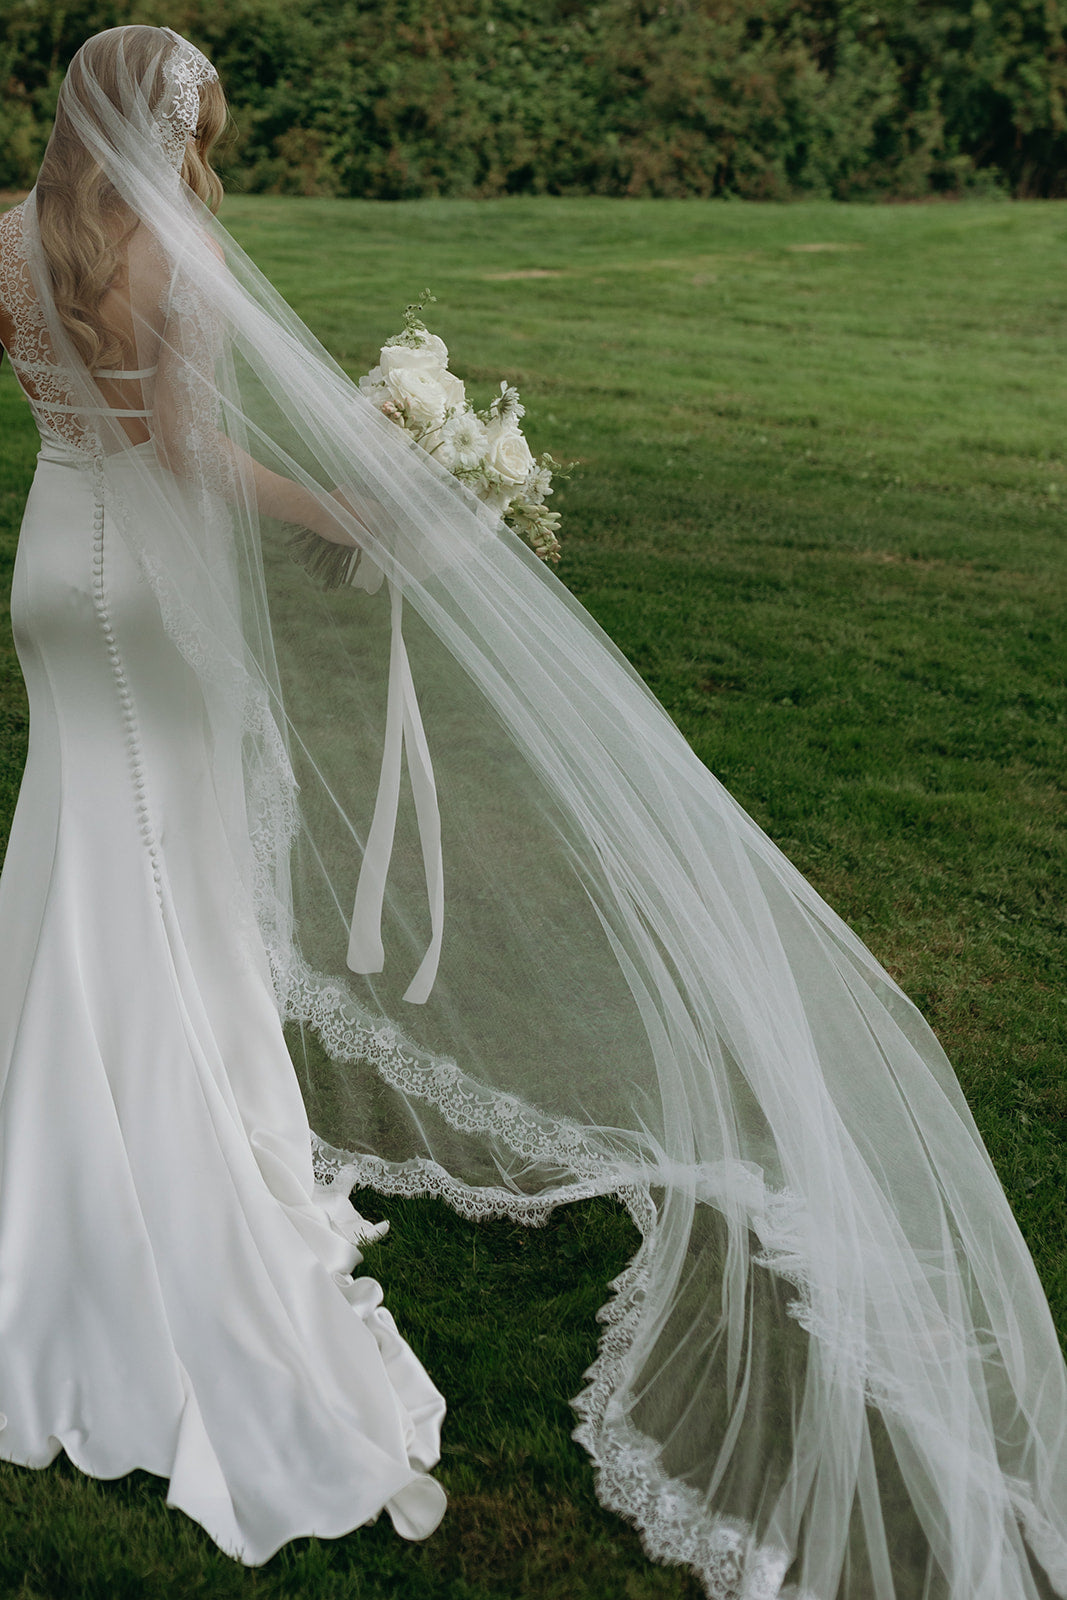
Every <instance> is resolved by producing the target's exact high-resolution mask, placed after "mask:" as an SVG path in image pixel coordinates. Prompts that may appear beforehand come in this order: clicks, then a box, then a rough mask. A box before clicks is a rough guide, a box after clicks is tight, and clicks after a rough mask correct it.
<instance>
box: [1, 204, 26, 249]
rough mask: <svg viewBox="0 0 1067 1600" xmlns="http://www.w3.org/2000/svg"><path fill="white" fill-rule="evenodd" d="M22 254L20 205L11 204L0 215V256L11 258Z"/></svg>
mask: <svg viewBox="0 0 1067 1600" xmlns="http://www.w3.org/2000/svg"><path fill="white" fill-rule="evenodd" d="M21 254H22V206H21V205H17V206H12V207H11V209H10V210H9V211H5V212H4V214H3V216H2V217H0V257H3V258H5V259H7V260H11V259H12V258H13V257H20V256H21Z"/></svg>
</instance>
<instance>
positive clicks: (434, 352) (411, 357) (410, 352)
mask: <svg viewBox="0 0 1067 1600" xmlns="http://www.w3.org/2000/svg"><path fill="white" fill-rule="evenodd" d="M447 366H448V346H447V345H446V344H445V341H444V340H443V339H439V338H438V337H437V335H436V333H427V334H424V335H423V338H422V342H421V344H418V345H410V344H387V345H383V346H382V354H381V369H382V372H383V373H384V374H385V375H386V376H388V374H389V373H390V372H395V371H396V369H397V368H398V367H416V368H418V367H421V368H422V369H423V370H425V371H428V372H435V373H436V372H437V370H438V369H439V368H444V367H447Z"/></svg>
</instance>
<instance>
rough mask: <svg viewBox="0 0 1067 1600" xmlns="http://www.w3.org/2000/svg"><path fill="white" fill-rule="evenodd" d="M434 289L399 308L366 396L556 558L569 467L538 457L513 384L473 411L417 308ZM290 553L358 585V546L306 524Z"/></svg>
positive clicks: (366, 383) (329, 577) (365, 383)
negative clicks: (560, 482)
mask: <svg viewBox="0 0 1067 1600" xmlns="http://www.w3.org/2000/svg"><path fill="white" fill-rule="evenodd" d="M433 302H434V296H433V295H432V294H431V293H430V291H429V289H427V290H425V291H424V293H423V295H422V298H421V299H420V300H417V301H416V302H415V304H414V305H410V306H408V308H407V311H406V312H405V314H404V327H403V330H402V332H400V333H398V334H396V335H395V336H394V337H393V338H392V339H390V340H389V341H388V343H386V344H384V345H383V346H382V348H381V352H380V356H379V361H378V365H377V366H376V367H375V368H374V369H373V370H372V371H371V372H368V373H367V374H366V375H365V376H364V377H362V378H361V379H360V380H359V387H360V389H361V391H362V392H363V394H365V395H366V396H367V398H368V399H370V400H371V401H373V403H374V404H375V405H376V406H377V407H378V409H379V411H381V412H382V414H383V415H384V416H386V417H388V418H389V420H390V422H394V423H396V425H397V427H399V428H403V430H404V432H405V433H406V434H408V436H409V437H410V438H411V439H412V440H413V441H414V442H415V443H416V444H417V445H419V446H420V447H421V448H422V449H423V450H425V451H426V453H427V455H431V456H433V457H434V459H435V460H436V461H439V462H440V464H441V465H442V466H443V467H446V468H447V469H448V471H449V472H451V474H452V476H453V477H454V478H458V479H459V481H460V483H463V484H466V486H467V488H468V489H470V490H471V491H472V492H473V493H474V494H476V495H477V496H478V498H479V500H482V501H484V502H485V503H486V505H488V506H490V507H492V509H493V510H494V511H495V512H497V514H498V515H499V516H500V518H501V520H502V521H504V522H506V523H507V524H508V526H509V527H510V528H513V529H514V531H515V532H516V533H518V534H520V535H521V536H522V537H523V538H525V539H526V540H527V541H528V543H529V544H530V545H531V547H532V548H533V550H534V552H535V553H536V554H537V555H538V556H540V557H541V559H542V560H543V561H558V560H559V556H560V543H559V539H558V537H557V534H558V530H559V524H560V516H559V512H558V511H549V509H548V507H547V506H546V505H545V501H546V500H547V499H548V497H549V495H550V494H551V493H552V479H553V474H555V476H556V477H565V476H566V475H567V472H566V468H565V467H562V466H561V465H560V463H559V462H558V461H554V460H553V459H552V457H551V456H550V455H549V454H548V453H547V451H546V452H545V453H544V454H542V455H540V456H535V455H534V454H533V452H532V451H531V449H530V447H529V445H528V444H527V443H526V439H525V437H524V436H523V432H522V429H521V427H520V426H519V423H520V421H521V419H522V417H524V416H525V414H526V408H525V407H524V406H523V405H522V404H521V402H520V400H519V391H518V390H517V389H514V388H512V387H511V385H510V384H508V383H506V382H502V383H501V385H500V393H499V394H498V395H496V396H495V397H494V399H493V400H492V402H491V403H490V404H489V405H488V406H487V407H486V409H485V410H484V411H475V409H474V407H473V406H472V405H471V403H470V401H469V400H468V399H467V391H466V389H465V388H464V385H463V381H462V379H461V378H457V377H456V375H455V373H454V372H450V371H449V370H448V347H447V346H446V344H445V342H444V340H443V339H439V338H438V337H437V335H436V334H435V333H430V331H429V330H428V328H427V327H426V324H425V323H424V322H423V321H422V320H421V318H420V315H419V314H420V312H421V311H422V310H423V308H424V307H425V306H426V305H427V304H430V303H433ZM291 544H292V550H293V554H294V556H295V558H296V559H297V560H298V561H299V562H300V563H301V564H302V565H304V566H305V567H306V568H307V569H308V571H309V572H312V573H314V574H315V576H317V577H318V578H320V579H321V580H322V582H323V583H324V584H325V585H326V587H327V588H335V587H336V586H337V585H339V584H342V583H358V582H359V580H358V579H357V578H356V573H357V571H358V570H359V568H360V558H361V552H360V551H359V550H353V549H352V548H351V547H349V546H348V545H338V544H331V543H330V542H329V541H328V540H325V539H322V538H320V537H319V535H318V534H317V533H315V532H314V531H313V530H312V529H310V528H305V529H301V530H300V532H299V533H297V534H295V535H293V538H292V540H291Z"/></svg>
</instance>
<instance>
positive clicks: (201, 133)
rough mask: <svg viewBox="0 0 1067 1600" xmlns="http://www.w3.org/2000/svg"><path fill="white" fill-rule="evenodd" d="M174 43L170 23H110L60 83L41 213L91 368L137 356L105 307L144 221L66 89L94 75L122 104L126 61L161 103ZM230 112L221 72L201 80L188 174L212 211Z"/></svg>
mask: <svg viewBox="0 0 1067 1600" xmlns="http://www.w3.org/2000/svg"><path fill="white" fill-rule="evenodd" d="M161 46H164V47H165V48H161ZM173 48H174V45H173V41H172V40H171V38H170V36H169V35H168V34H166V33H164V32H163V30H162V28H151V27H146V26H138V25H131V26H128V27H124V28H109V29H107V30H106V31H105V32H104V33H98V34H94V35H93V37H92V38H91V39H87V40H86V42H85V44H83V45H82V47H81V49H80V50H79V51H78V53H77V55H76V56H75V57H74V60H73V61H72V62H71V64H70V69H69V71H68V72H67V76H66V78H65V79H64V81H63V87H62V88H61V89H60V92H59V103H58V106H57V108H56V120H55V126H54V127H53V129H52V135H51V138H50V139H49V141H48V148H47V149H46V150H45V153H44V160H43V161H42V162H41V170H40V172H39V173H38V175H37V216H38V221H39V226H40V232H41V244H42V247H43V249H44V253H45V257H46V259H47V262H48V266H49V270H50V273H51V278H52V292H53V295H54V297H55V303H56V310H57V312H58V313H59V317H60V320H61V321H62V323H63V326H64V327H65V328H66V329H67V332H68V333H69V334H70V337H71V339H72V340H73V342H74V345H75V348H76V349H77V351H78V354H79V355H80V356H81V358H82V360H83V361H84V362H85V364H86V366H87V367H88V368H89V370H90V372H92V371H95V370H96V369H97V368H98V367H109V366H123V365H125V364H126V362H127V360H128V358H129V357H130V355H131V352H130V351H129V350H127V349H126V348H125V344H126V341H124V340H123V339H122V338H121V337H120V336H119V335H118V334H117V333H115V332H114V331H113V330H111V329H109V328H107V327H106V326H104V325H103V324H102V323H101V321H100V316H99V312H100V302H101V300H102V299H103V298H104V295H105V294H106V293H107V291H108V288H109V287H110V285H111V282H112V279H113V278H114V276H115V266H116V262H117V260H118V254H119V251H120V250H121V248H122V246H123V245H124V244H125V243H126V241H127V240H128V239H129V237H130V235H131V234H132V233H133V231H134V229H135V228H136V226H137V224H136V222H135V221H131V220H130V218H129V213H128V209H127V207H126V205H125V204H124V203H123V201H122V199H121V198H120V196H119V195H118V193H117V192H116V190H115V188H114V186H113V184H112V183H111V180H110V179H109V178H108V177H107V176H106V175H105V174H104V172H103V171H102V169H101V167H100V165H99V163H98V162H97V160H96V158H95V157H94V156H93V154H92V152H91V151H90V150H89V149H87V148H86V145H85V144H84V142H83V140H82V139H81V138H80V137H79V136H78V134H77V133H76V132H75V129H74V126H73V124H72V122H71V119H70V115H69V112H68V110H67V107H66V104H65V96H69V95H71V94H77V93H78V91H79V89H81V88H82V87H83V85H84V81H85V76H86V74H87V73H88V74H91V76H92V78H93V79H94V80H95V82H96V83H97V84H98V85H99V87H100V88H101V89H102V90H103V91H104V93H105V94H106V95H107V97H108V99H109V100H110V101H111V103H112V105H113V106H114V107H115V108H116V110H119V111H121V109H122V100H121V89H120V70H119V68H120V60H121V61H122V62H123V63H124V65H125V67H126V70H127V72H129V73H130V74H132V76H133V77H134V78H135V79H136V80H137V82H138V83H139V84H140V88H141V91H142V93H143V94H144V96H145V99H146V100H147V102H148V106H149V108H150V109H152V110H154V109H155V107H157V106H158V105H159V103H160V100H161V99H162V97H163V94H164V92H165V91H166V87H167V85H166V82H165V79H164V73H163V64H164V62H165V60H166V58H167V55H168V54H169V52H170V50H171V49H173ZM153 61H154V62H155V71H154V73H153V72H151V68H152V65H153ZM149 80H150V81H149ZM68 85H69V86H70V87H69V88H68ZM82 103H83V104H85V100H84V99H83V102H82ZM227 120H228V111H227V106H226V97H225V95H224V94H223V92H222V86H221V84H220V83H219V81H218V79H217V78H213V79H211V80H210V81H209V82H206V83H203V84H201V86H200V111H199V116H198V118H197V125H196V130H195V133H194V136H193V144H192V146H191V147H190V148H189V149H187V151H186V154H185V159H184V161H183V163H182V169H181V175H182V178H183V179H184V181H185V182H186V183H187V184H188V185H189V187H190V189H192V191H193V193H194V194H195V195H197V196H198V197H199V199H201V200H202V201H203V202H204V204H205V205H206V206H208V207H209V208H210V210H212V211H217V210H218V208H219V205H220V203H221V201H222V183H221V181H220V179H219V177H218V174H217V173H216V172H215V171H214V170H213V168H212V166H211V163H210V159H209V157H210V154H211V149H212V146H213V145H214V144H215V142H216V140H217V139H218V138H219V135H220V134H221V133H222V131H223V129H224V128H225V127H226V123H227Z"/></svg>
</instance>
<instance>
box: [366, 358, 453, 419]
mask: <svg viewBox="0 0 1067 1600" xmlns="http://www.w3.org/2000/svg"><path fill="white" fill-rule="evenodd" d="M385 387H386V389H387V390H388V391H389V396H390V398H391V399H393V400H395V401H396V403H397V405H398V406H402V407H403V409H404V411H405V412H406V414H407V416H408V417H409V418H410V420H411V421H412V422H413V423H414V424H415V426H416V427H417V428H439V427H440V426H441V424H442V423H443V422H444V420H445V412H446V411H448V410H450V409H451V408H452V407H454V406H461V405H462V404H463V400H464V390H463V385H462V383H461V382H460V380H459V379H458V378H456V377H453V375H452V373H451V372H446V371H445V369H444V368H443V367H438V368H436V369H435V368H431V367H394V368H393V370H392V371H391V372H387V373H386V375H385Z"/></svg>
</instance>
